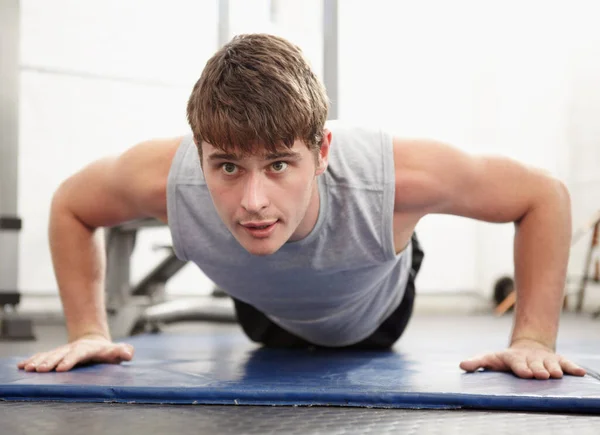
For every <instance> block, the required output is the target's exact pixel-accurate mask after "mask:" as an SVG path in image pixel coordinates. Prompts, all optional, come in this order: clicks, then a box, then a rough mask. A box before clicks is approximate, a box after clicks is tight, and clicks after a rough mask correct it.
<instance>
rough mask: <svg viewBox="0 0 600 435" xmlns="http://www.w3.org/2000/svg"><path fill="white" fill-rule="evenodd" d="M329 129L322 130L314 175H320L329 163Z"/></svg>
mask: <svg viewBox="0 0 600 435" xmlns="http://www.w3.org/2000/svg"><path fill="white" fill-rule="evenodd" d="M331 139H332V134H331V130H328V129H324V130H323V139H322V140H321V149H320V150H319V155H318V162H317V170H316V171H315V175H321V174H322V173H323V172H325V170H326V169H327V165H328V164H329V148H330V147H331Z"/></svg>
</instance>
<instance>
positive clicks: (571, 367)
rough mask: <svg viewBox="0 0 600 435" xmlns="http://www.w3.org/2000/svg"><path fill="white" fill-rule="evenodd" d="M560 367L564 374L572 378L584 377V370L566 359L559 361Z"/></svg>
mask: <svg viewBox="0 0 600 435" xmlns="http://www.w3.org/2000/svg"><path fill="white" fill-rule="evenodd" d="M560 366H561V367H562V369H563V371H564V372H565V373H568V374H569V375H573V376H585V373H586V372H585V369H584V368H582V367H579V366H578V365H577V364H575V363H573V362H571V361H569V360H568V359H565V358H562V359H561V360H560Z"/></svg>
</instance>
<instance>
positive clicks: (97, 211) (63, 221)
mask: <svg viewBox="0 0 600 435" xmlns="http://www.w3.org/2000/svg"><path fill="white" fill-rule="evenodd" d="M177 144H178V140H167V141H148V142H144V143H141V144H139V145H136V146H134V147H133V148H131V149H129V150H128V151H126V152H125V153H123V154H122V155H121V156H119V157H116V158H106V159H102V160H99V161H96V162H94V163H92V164H90V165H88V166H87V167H85V168H84V169H82V170H81V171H79V172H78V173H76V174H75V175H73V176H71V177H70V178H68V179H67V180H66V181H65V182H63V183H62V184H61V186H60V187H59V188H58V189H57V191H56V193H55V195H54V198H53V201H52V207H51V213H50V224H49V240H50V250H51V254H52V261H53V265H54V271H55V275H56V279H57V282H58V288H59V291H60V296H61V299H62V303H63V308H64V313H65V320H66V323H67V330H68V334H69V340H70V341H72V340H75V339H77V338H78V337H80V336H82V335H85V334H89V333H96V334H101V335H104V336H106V337H107V338H109V331H108V326H107V322H106V313H105V304H104V274H105V255H106V254H105V251H104V246H103V240H102V238H101V237H99V236H100V234H99V233H98V231H97V229H99V228H102V227H108V226H113V225H117V224H119V223H122V222H126V221H129V220H132V219H137V218H142V217H156V218H158V219H161V220H163V221H166V181H167V176H168V171H169V166H170V161H171V159H172V155H173V153H174V152H175V150H176V147H177Z"/></svg>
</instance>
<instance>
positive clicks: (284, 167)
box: [202, 132, 331, 255]
mask: <svg viewBox="0 0 600 435" xmlns="http://www.w3.org/2000/svg"><path fill="white" fill-rule="evenodd" d="M330 138H331V133H327V132H326V137H325V140H324V141H323V145H322V147H321V151H320V153H319V162H318V163H317V162H315V154H314V151H311V150H309V149H308V147H307V146H306V145H305V144H304V142H302V141H299V140H297V141H296V142H295V143H294V146H293V147H292V148H291V149H287V148H285V147H282V148H281V149H280V151H278V153H277V154H273V155H268V154H267V152H266V151H263V150H260V151H257V153H256V154H252V155H251V156H248V157H241V156H240V155H236V154H225V153H223V152H222V151H221V150H219V149H217V148H214V147H213V146H212V145H210V144H208V143H206V142H203V143H202V156H203V157H202V159H203V165H202V166H203V172H204V178H205V180H206V184H207V186H208V190H209V192H210V194H211V197H212V200H213V203H214V205H215V208H216V210H217V213H218V214H219V217H220V218H221V220H222V221H223V223H224V224H225V225H226V226H227V228H228V229H229V230H230V231H231V233H232V234H233V236H234V237H235V238H236V239H237V241H238V242H239V243H240V244H241V245H242V246H243V247H244V248H245V249H246V250H247V251H248V252H250V253H251V254H254V255H270V254H273V253H274V252H276V251H277V250H279V248H281V246H283V244H284V243H286V242H287V241H288V240H289V241H294V240H300V239H302V238H304V237H306V236H307V235H308V234H309V233H310V231H311V230H312V228H313V227H314V225H315V223H316V220H317V217H318V212H319V197H318V189H317V176H318V175H321V174H322V173H323V172H324V171H325V169H326V167H327V155H328V152H329V142H330Z"/></svg>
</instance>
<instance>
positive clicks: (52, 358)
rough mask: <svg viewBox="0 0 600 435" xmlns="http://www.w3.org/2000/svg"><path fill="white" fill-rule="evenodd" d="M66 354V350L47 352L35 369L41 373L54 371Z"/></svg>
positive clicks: (67, 350)
mask: <svg viewBox="0 0 600 435" xmlns="http://www.w3.org/2000/svg"><path fill="white" fill-rule="evenodd" d="M68 352H69V349H68V348H59V349H57V350H55V351H54V352H48V354H47V355H46V357H45V358H44V359H43V360H42V361H40V362H39V364H38V365H37V367H36V370H37V371H38V372H42V373H43V372H49V371H50V370H54V368H55V367H56V365H57V364H58V362H59V361H60V360H62V359H63V358H64V356H65V355H66V354H67V353H68Z"/></svg>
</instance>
